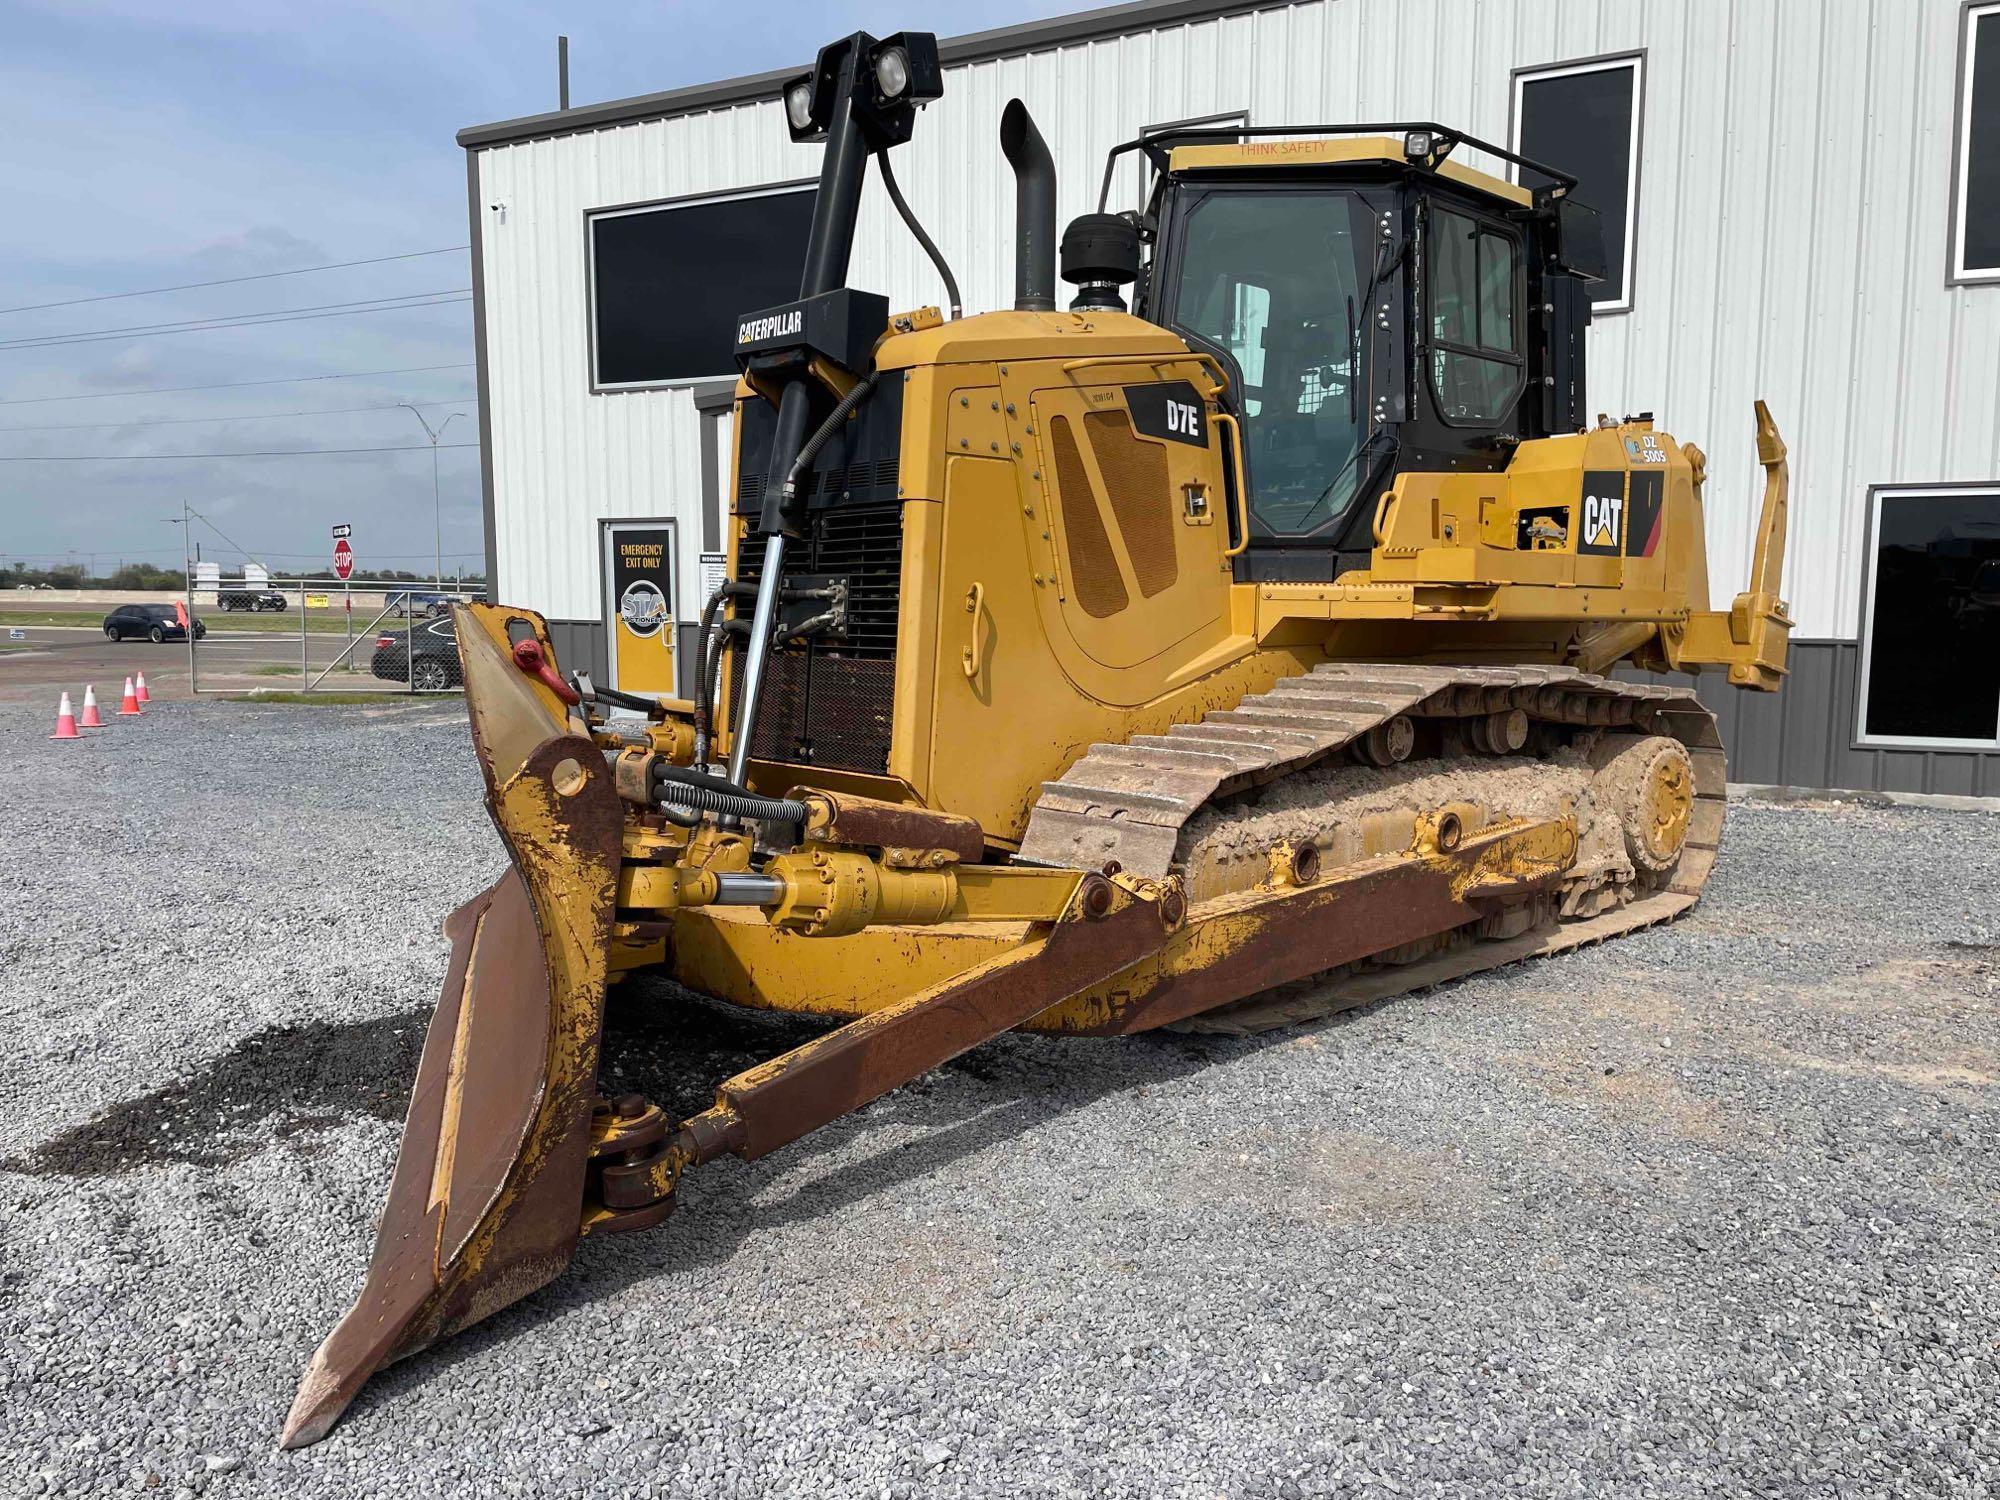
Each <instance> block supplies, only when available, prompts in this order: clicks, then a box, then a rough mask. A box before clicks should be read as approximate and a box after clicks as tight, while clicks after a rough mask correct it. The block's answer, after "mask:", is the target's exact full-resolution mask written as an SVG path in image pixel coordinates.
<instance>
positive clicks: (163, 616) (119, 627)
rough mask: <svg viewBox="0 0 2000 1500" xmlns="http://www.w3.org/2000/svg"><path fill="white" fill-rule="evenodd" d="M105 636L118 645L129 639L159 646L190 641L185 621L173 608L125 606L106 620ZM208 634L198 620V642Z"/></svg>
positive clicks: (144, 605)
mask: <svg viewBox="0 0 2000 1500" xmlns="http://www.w3.org/2000/svg"><path fill="white" fill-rule="evenodd" d="M104 633H105V635H106V636H108V637H109V638H110V639H112V640H114V641H122V640H124V639H125V637H126V636H128V635H143V636H144V637H146V639H147V640H149V641H151V642H152V643H153V644H154V645H156V646H157V645H159V644H160V643H161V642H162V641H184V640H186V639H187V631H186V630H184V629H182V628H181V617H180V615H179V613H178V612H177V611H176V610H175V609H174V606H173V605H171V604H121V605H119V606H118V607H117V608H116V609H114V610H112V611H111V613H110V614H108V615H106V616H105V617H104ZM207 634H208V627H207V626H206V625H204V624H202V623H201V621H200V620H196V621H195V622H194V638H195V639H196V640H200V639H201V638H202V637H203V636H205V635H207Z"/></svg>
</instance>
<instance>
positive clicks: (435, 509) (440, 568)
mask: <svg viewBox="0 0 2000 1500" xmlns="http://www.w3.org/2000/svg"><path fill="white" fill-rule="evenodd" d="M396 404H397V405H398V406H400V407H402V408H403V410H404V411H406V412H408V413H409V414H410V415H411V416H413V417H415V418H416V419H417V420H418V421H419V422H421V423H423V429H424V436H425V437H427V438H429V439H430V440H431V529H432V531H433V533H434V534H435V539H436V541H437V586H438V588H439V589H440V590H442V589H443V588H444V502H443V501H442V500H440V499H439V498H438V439H439V438H441V437H443V436H444V430H445V428H447V427H449V426H451V423H452V418H453V417H462V416H464V415H465V413H464V412H462V411H455V412H453V413H452V414H451V416H449V417H446V418H445V419H444V420H443V421H442V422H440V423H438V424H437V427H436V428H435V429H433V428H432V427H431V424H430V423H429V422H426V421H424V414H423V413H422V412H420V411H418V410H417V409H416V408H415V407H414V406H412V405H410V403H409V402H407V401H398V402H397V403H396Z"/></svg>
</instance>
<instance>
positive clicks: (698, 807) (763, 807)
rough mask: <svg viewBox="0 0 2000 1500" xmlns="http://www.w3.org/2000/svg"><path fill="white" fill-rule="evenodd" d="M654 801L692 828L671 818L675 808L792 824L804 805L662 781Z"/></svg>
mask: <svg viewBox="0 0 2000 1500" xmlns="http://www.w3.org/2000/svg"><path fill="white" fill-rule="evenodd" d="M653 801H654V804H655V805H656V806H658V807H659V808H660V810H661V811H662V812H665V813H666V814H667V816H668V817H669V818H670V819H672V821H673V822H676V823H681V824H682V826H683V827H692V826H693V824H691V823H683V822H682V819H681V818H678V817H674V815H673V814H674V810H675V809H677V808H685V809H688V810H690V811H692V812H694V813H697V814H699V813H714V814H715V815H716V816H717V817H720V818H736V819H739V820H741V819H755V820H756V821H758V822H760V823H790V824H793V825H794V826H797V825H800V824H803V823H804V822H805V820H806V805H805V804H804V803H803V802H787V801H784V800H783V799H782V798H778V797H752V796H743V797H737V796H732V795H731V794H729V793H727V792H711V791H710V790H709V789H708V788H707V787H700V786H683V785H681V784H680V783H679V782H663V783H662V784H661V785H659V786H657V787H655V788H654V789H653Z"/></svg>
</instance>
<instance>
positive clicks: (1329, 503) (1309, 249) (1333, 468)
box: [1173, 188, 1373, 534]
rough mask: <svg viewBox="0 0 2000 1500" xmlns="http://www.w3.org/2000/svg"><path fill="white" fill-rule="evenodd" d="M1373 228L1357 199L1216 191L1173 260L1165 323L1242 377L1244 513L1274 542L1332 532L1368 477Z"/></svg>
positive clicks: (1199, 206)
mask: <svg viewBox="0 0 2000 1500" xmlns="http://www.w3.org/2000/svg"><path fill="white" fill-rule="evenodd" d="M1372 223H1373V217H1372V215H1371V213H1370V211H1369V209H1368V207H1367V205H1366V204H1364V203H1363V202H1362V201H1361V199H1360V196H1359V195H1358V194H1356V193H1352V192H1345V191H1335V190H1330V189H1324V188H1322V189H1317V190H1313V189H1306V190H1301V191H1297V192H1292V191H1272V190H1267V189H1265V190H1260V189H1254V188H1251V189H1240V190H1229V189H1225V190H1222V191H1218V192H1211V193H1209V194H1207V195H1206V196H1204V197H1203V198H1202V199H1201V200H1200V201H1199V202H1197V203H1196V205H1195V206H1194V209H1193V211H1192V213H1191V214H1190V215H1189V217H1188V220H1187V228H1186V230H1185V231H1184V235H1183V239H1182V242H1181V252H1180V256H1179V259H1178V265H1179V270H1178V273H1177V276H1176V283H1177V284H1176V287H1175V295H1174V300H1173V309H1174V312H1173V321H1174V323H1175V324H1176V325H1177V326H1179V327H1181V328H1184V329H1187V330H1188V331H1189V332H1192V333H1197V334H1200V335H1202V336H1203V337H1204V338H1206V339H1208V340H1210V341H1211V342H1213V343H1215V344H1218V345H1220V346H1221V347H1222V348H1224V349H1227V350H1228V351H1229V352H1230V354H1232V355H1233V356H1235V359H1236V362H1237V364H1238V366H1240V367H1241V370H1242V375H1243V389H1242V391H1241V393H1240V394H1241V398H1242V416H1243V441H1244V446H1245V448H1246V449H1247V450H1248V458H1249V469H1250V488H1251V494H1250V508H1251V510H1252V511H1253V512H1254V513H1255V514H1256V516H1257V519H1258V520H1259V521H1261V522H1262V523H1263V525H1264V527H1265V528H1266V529H1267V530H1269V531H1273V532H1278V533H1290V534H1298V533H1301V532H1306V531H1311V530H1315V529H1317V528H1319V527H1321V526H1324V525H1326V524H1327V523H1328V522H1330V521H1333V520H1336V519H1338V518H1339V517H1340V515H1341V514H1342V512H1344V511H1345V510H1346V508H1347V506H1348V505H1349V504H1350V503H1351V502H1352V501H1353V498H1354V492H1355V490H1356V489H1357V488H1358V487H1359V485H1360V483H1361V481H1362V479H1363V478H1364V477H1365V476H1364V475H1363V474H1362V472H1361V470H1362V468H1363V467H1364V466H1363V465H1362V464H1361V463H1360V462H1358V461H1357V458H1356V449H1357V448H1359V446H1360V444H1361V441H1362V439H1363V438H1364V437H1365V436H1366V435H1367V428H1366V425H1365V422H1366V414H1367V402H1366V399H1365V398H1366V396H1367V392H1366V391H1365V390H1363V389H1362V388H1361V384H1360V382H1359V381H1358V380H1357V369H1365V368H1366V367H1367V365H1368V363H1369V361H1368V359H1367V357H1366V355H1367V350H1366V347H1365V345H1366V344H1367V334H1366V332H1365V327H1364V325H1365V323H1366V320H1365V318H1364V316H1363V310H1362V304H1363V303H1364V302H1365V301H1366V300H1367V298H1366V296H1365V295H1364V294H1365V292H1366V286H1365V279H1366V274H1367V273H1366V271H1365V270H1364V269H1363V267H1362V261H1361V255H1362V251H1363V248H1364V247H1365V246H1366V245H1367V244H1368V243H1369V240H1368V232H1369V229H1370V227H1371V225H1372Z"/></svg>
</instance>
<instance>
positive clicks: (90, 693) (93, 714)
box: [76, 682, 104, 729]
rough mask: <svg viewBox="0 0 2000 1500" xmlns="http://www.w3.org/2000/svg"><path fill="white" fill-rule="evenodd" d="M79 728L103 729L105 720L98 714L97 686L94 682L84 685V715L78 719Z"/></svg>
mask: <svg viewBox="0 0 2000 1500" xmlns="http://www.w3.org/2000/svg"><path fill="white" fill-rule="evenodd" d="M76 723H77V728H79V729H102V728H103V727H104V721H103V720H102V719H100V718H99V717H98V716H97V687H96V685H95V684H94V683H89V682H86V683H85V684H84V685H83V717H82V718H81V719H78V720H77V721H76Z"/></svg>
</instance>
